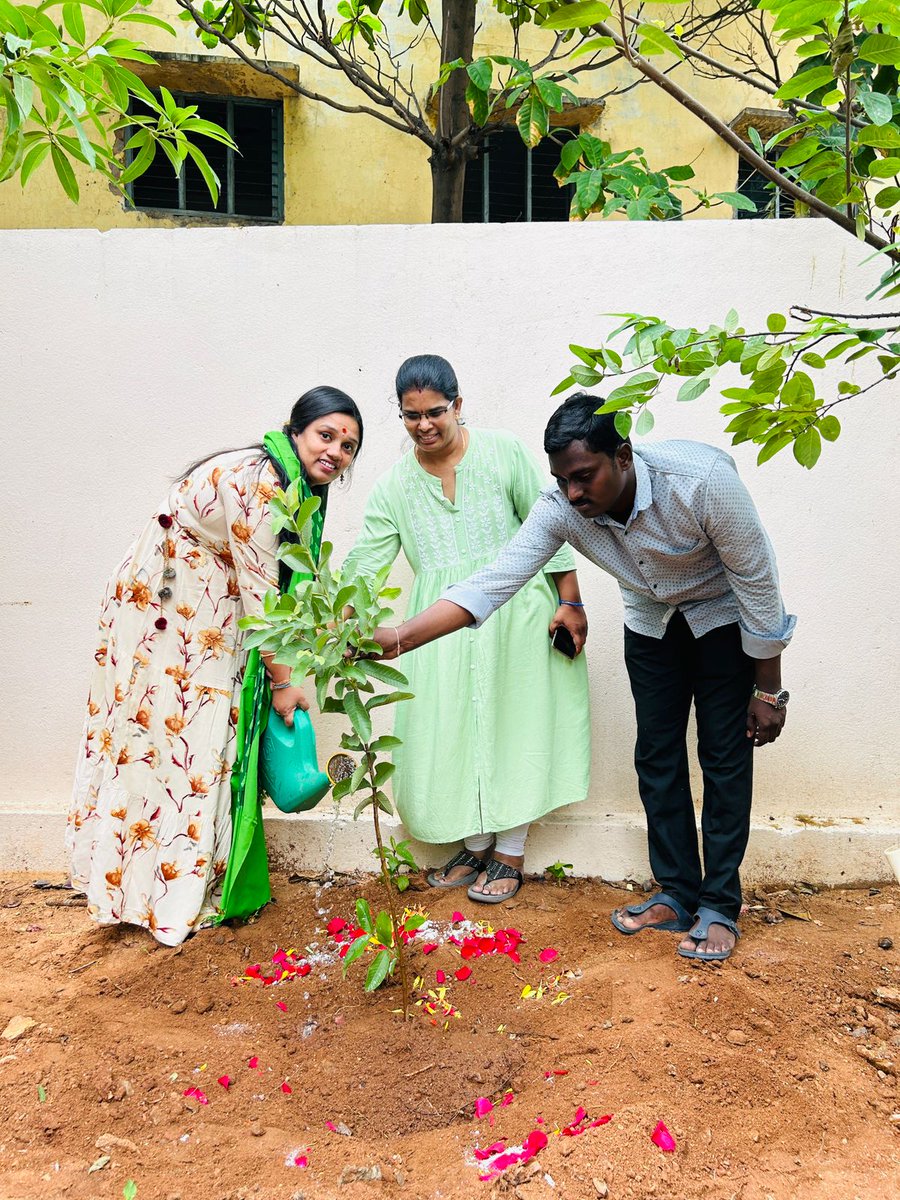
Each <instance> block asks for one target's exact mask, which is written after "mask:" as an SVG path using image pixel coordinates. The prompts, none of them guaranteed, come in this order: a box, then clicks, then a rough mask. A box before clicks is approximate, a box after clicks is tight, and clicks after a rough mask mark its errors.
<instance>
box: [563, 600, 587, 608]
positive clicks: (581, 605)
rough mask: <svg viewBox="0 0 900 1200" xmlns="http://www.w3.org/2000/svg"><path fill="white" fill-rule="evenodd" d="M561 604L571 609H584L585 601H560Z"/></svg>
mask: <svg viewBox="0 0 900 1200" xmlns="http://www.w3.org/2000/svg"><path fill="white" fill-rule="evenodd" d="M560 604H568V606H569V608H584V601H583V600H560Z"/></svg>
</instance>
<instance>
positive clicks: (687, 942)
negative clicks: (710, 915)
mask: <svg viewBox="0 0 900 1200" xmlns="http://www.w3.org/2000/svg"><path fill="white" fill-rule="evenodd" d="M694 928H696V926H695V927H694ZM736 941H737V938H736V937H735V936H734V934H733V933H732V932H731V930H730V929H728V928H727V927H726V926H725V925H720V924H719V923H718V922H717V921H713V922H711V923H710V926H709V937H708V938H706V939H701V940H700V941H699V942H698V941H697V939H696V938H692V937H691V935H690V934H689V933H686V934H685V935H684V938H683V939H682V941H681V943H680V945H679V947H678V949H679V950H691V951H693V952H694V953H695V954H696V956H697V958H705V957H706V956H707V955H712V954H724V953H725V952H726V951H728V952H730V951H732V950H733V949H734V944H735V942H736ZM719 961H721V960H719Z"/></svg>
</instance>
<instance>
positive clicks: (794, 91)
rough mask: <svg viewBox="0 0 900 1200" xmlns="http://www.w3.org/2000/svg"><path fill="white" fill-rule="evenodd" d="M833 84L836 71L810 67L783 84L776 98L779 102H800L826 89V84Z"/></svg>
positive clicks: (829, 68) (828, 68) (827, 68)
mask: <svg viewBox="0 0 900 1200" xmlns="http://www.w3.org/2000/svg"><path fill="white" fill-rule="evenodd" d="M833 82H834V71H833V70H832V68H831V67H808V68H807V69H806V70H803V71H798V72H797V74H796V75H795V76H794V77H793V78H792V79H789V80H788V81H787V83H783V84H782V85H781V87H780V88H779V89H778V91H777V92H776V93H775V98H776V99H778V100H798V99H800V97H802V96H808V95H809V94H810V92H815V91H817V90H818V89H819V88H820V87H824V85H825V84H826V83H833Z"/></svg>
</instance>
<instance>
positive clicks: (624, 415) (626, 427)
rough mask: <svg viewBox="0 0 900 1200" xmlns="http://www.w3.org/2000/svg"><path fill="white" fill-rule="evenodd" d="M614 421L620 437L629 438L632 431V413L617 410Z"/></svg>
mask: <svg viewBox="0 0 900 1200" xmlns="http://www.w3.org/2000/svg"><path fill="white" fill-rule="evenodd" d="M613 421H614V424H615V427H616V432H617V433H618V435H619V437H623V438H627V437H628V436H629V434H630V433H631V413H630V412H617V413H616V415H615V417H614V419H613Z"/></svg>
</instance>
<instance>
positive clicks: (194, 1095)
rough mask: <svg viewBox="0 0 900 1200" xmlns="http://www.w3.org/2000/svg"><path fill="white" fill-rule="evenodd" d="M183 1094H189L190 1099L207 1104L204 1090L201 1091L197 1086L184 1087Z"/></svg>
mask: <svg viewBox="0 0 900 1200" xmlns="http://www.w3.org/2000/svg"><path fill="white" fill-rule="evenodd" d="M184 1095H185V1096H189V1097H190V1099H191V1100H197V1101H198V1102H199V1103H200V1104H209V1098H208V1097H207V1095H206V1092H204V1091H201V1089H200V1088H198V1087H192V1088H186V1089H185V1092H184Z"/></svg>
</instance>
